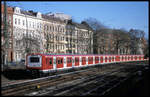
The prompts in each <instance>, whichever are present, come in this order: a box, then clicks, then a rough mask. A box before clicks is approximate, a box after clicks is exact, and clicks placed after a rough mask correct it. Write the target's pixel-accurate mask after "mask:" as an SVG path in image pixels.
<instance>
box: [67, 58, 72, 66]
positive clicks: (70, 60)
mask: <svg viewBox="0 0 150 97" xmlns="http://www.w3.org/2000/svg"><path fill="white" fill-rule="evenodd" d="M67 67H72V57H67Z"/></svg>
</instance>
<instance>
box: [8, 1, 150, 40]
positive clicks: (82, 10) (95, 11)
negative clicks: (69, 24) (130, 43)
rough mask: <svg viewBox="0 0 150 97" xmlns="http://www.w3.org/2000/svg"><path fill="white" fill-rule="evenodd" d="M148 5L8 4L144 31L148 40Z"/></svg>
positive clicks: (74, 2) (119, 27)
mask: <svg viewBox="0 0 150 97" xmlns="http://www.w3.org/2000/svg"><path fill="white" fill-rule="evenodd" d="M148 3H149V2H148V1H134V2H131V1H128V2H127V1H124V2H123V1H122V2H115V1H107V2H102V1H94V2H92V1H86V2H85V1H84V2H83V1H82V2H81V1H78V2H77V1H70V2H69V1H63V2H60V1H53V2H52V1H46V2H45V1H43V2H42V1H38V2H37V1H36V2H35V1H24V2H19V1H16V2H14V1H9V2H8V3H7V4H8V5H10V6H13V7H14V6H18V7H20V8H21V9H23V10H33V11H35V12H41V13H43V14H45V13H48V12H52V13H56V12H62V13H64V14H68V15H71V16H72V18H73V19H74V20H75V21H76V22H78V23H80V22H81V21H83V20H84V19H87V18H89V17H92V18H96V19H97V20H98V21H100V22H101V23H102V24H104V25H105V26H108V27H109V28H115V29H126V30H127V31H129V30H130V29H131V28H133V29H139V30H143V31H144V32H145V35H146V38H148V34H149V32H148V26H149V25H148V24H149V20H148V19H149V18H148V15H149V13H148V12H149V11H148V7H149V6H148Z"/></svg>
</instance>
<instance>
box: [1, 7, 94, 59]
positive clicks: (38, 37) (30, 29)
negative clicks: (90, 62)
mask: <svg viewBox="0 0 150 97" xmlns="http://www.w3.org/2000/svg"><path fill="white" fill-rule="evenodd" d="M57 15H58V14H57ZM57 15H55V16H53V15H49V14H42V13H40V12H33V11H31V10H30V11H25V10H22V9H21V8H19V7H14V8H11V20H12V21H11V22H10V23H11V27H10V29H11V30H10V31H11V38H9V39H11V40H12V41H11V43H12V44H11V48H12V49H11V52H10V54H9V55H8V56H10V58H12V59H10V60H11V61H20V60H22V59H25V57H26V54H27V53H57V54H58V53H63V54H66V53H70V54H90V53H93V52H92V49H93V47H92V45H93V38H92V35H93V32H92V31H91V30H89V28H88V27H87V26H85V25H84V24H79V23H74V22H72V21H71V17H70V16H69V15H65V14H63V15H62V14H59V15H58V16H57ZM1 26H2V27H3V25H1ZM8 53H9V52H8Z"/></svg>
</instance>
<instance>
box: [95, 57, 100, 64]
mask: <svg viewBox="0 0 150 97" xmlns="http://www.w3.org/2000/svg"><path fill="white" fill-rule="evenodd" d="M98 63H99V57H98V56H95V64H98Z"/></svg>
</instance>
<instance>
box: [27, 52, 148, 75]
mask: <svg viewBox="0 0 150 97" xmlns="http://www.w3.org/2000/svg"><path fill="white" fill-rule="evenodd" d="M142 60H145V59H144V55H93V54H91V55H76V54H74V55H69V54H63V55H56V54H55V55H54V54H40V53H32V54H28V55H27V56H26V69H27V70H29V71H31V72H38V73H48V72H51V71H56V70H65V69H71V68H80V67H87V66H93V65H104V64H108V63H109V64H110V63H118V62H128V61H142Z"/></svg>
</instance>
